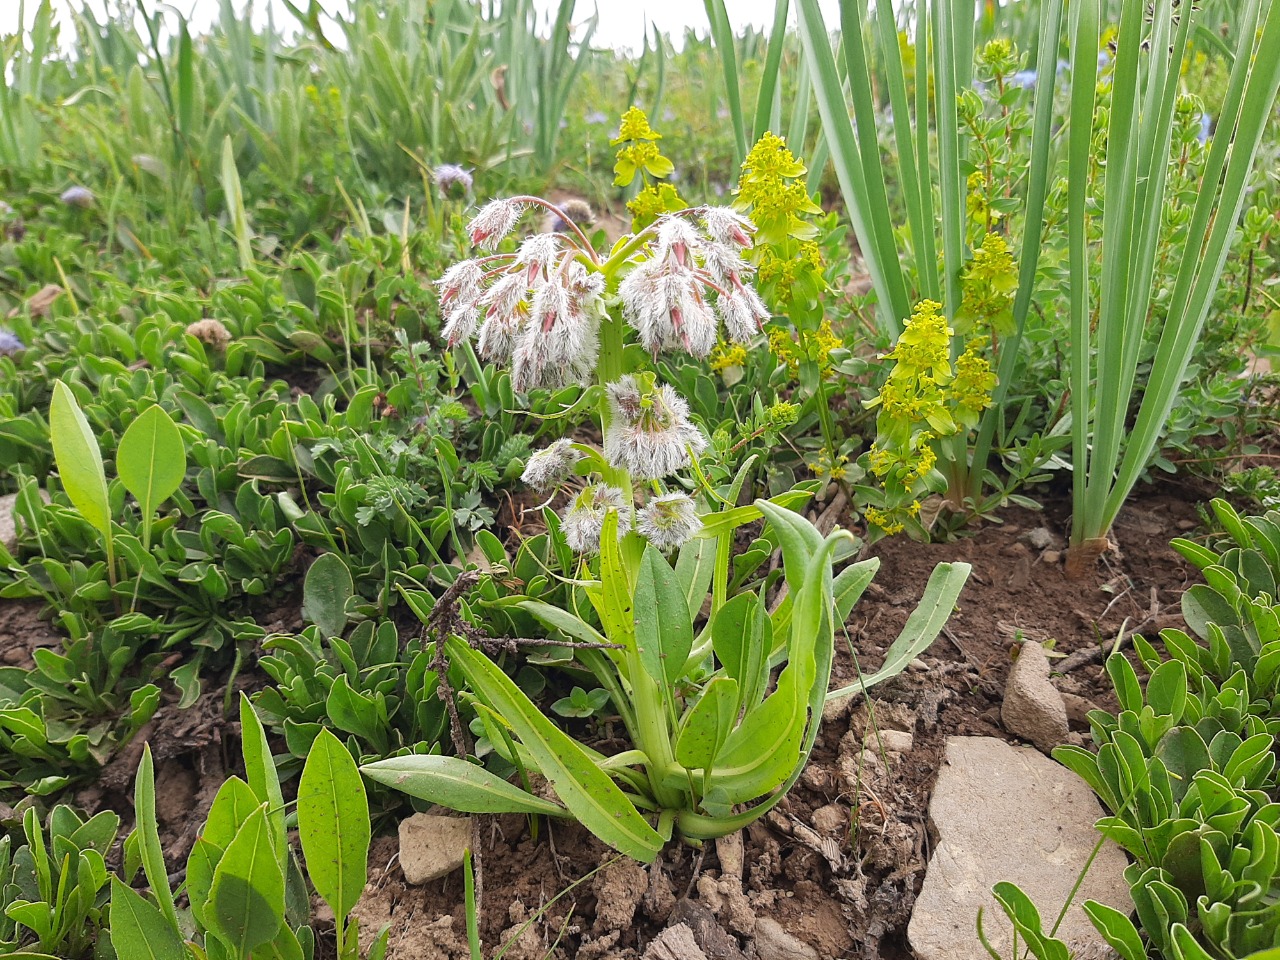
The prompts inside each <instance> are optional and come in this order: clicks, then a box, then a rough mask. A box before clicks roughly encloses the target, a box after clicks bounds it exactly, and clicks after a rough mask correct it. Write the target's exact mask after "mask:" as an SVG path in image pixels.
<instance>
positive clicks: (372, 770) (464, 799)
mask: <svg viewBox="0 0 1280 960" xmlns="http://www.w3.org/2000/svg"><path fill="white" fill-rule="evenodd" d="M360 772H361V773H363V774H364V775H365V776H366V777H368V778H369V779H370V780H376V781H377V782H378V783H382V784H385V785H387V786H388V787H394V788H395V789H397V790H399V791H401V792H402V793H407V794H408V795H409V796H411V797H417V798H418V799H419V800H426V801H427V802H428V803H438V804H440V805H441V806H445V807H448V808H449V809H450V810H459V811H461V812H462V813H530V814H536V813H541V814H545V815H546V816H549V817H564V816H568V811H566V810H565V809H564V807H562V806H560V805H559V804H558V803H552V802H551V801H550V800H544V799H542V798H541V797H535V796H534V795H533V794H531V793H528V792H526V791H524V790H521V789H520V788H519V787H517V786H514V785H513V784H510V783H508V782H507V781H506V780H503V779H502V778H501V777H498V776H495V775H494V774H492V773H490V772H489V771H488V770H486V769H485V768H484V767H482V766H480V765H479V764H475V763H468V762H467V761H466V760H460V759H459V758H457V757H444V756H434V755H433V756H428V755H423V754H417V755H414V756H407V757H390V758H388V759H386V760H378V761H377V762H375V763H366V764H364V765H363V766H362V767H361V768H360Z"/></svg>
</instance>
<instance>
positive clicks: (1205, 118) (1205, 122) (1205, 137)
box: [1196, 112, 1213, 143]
mask: <svg viewBox="0 0 1280 960" xmlns="http://www.w3.org/2000/svg"><path fill="white" fill-rule="evenodd" d="M1212 132H1213V117H1211V116H1209V114H1207V113H1204V112H1201V114H1200V132H1199V133H1198V134H1196V139H1197V140H1199V141H1200V142H1201V143H1208V142H1209V134H1211V133H1212Z"/></svg>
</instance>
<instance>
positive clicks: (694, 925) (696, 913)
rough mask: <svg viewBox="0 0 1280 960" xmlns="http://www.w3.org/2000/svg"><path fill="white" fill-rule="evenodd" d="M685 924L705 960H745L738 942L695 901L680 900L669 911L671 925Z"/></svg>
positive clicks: (709, 912) (711, 914)
mask: <svg viewBox="0 0 1280 960" xmlns="http://www.w3.org/2000/svg"><path fill="white" fill-rule="evenodd" d="M678 923H683V924H686V925H687V926H688V927H689V929H690V930H692V931H693V941H694V943H696V944H697V945H698V948H699V949H700V950H701V951H702V952H703V953H705V954H706V955H707V960H746V955H745V954H743V952H742V950H741V948H739V946H738V940H737V938H736V937H734V936H733V935H732V934H730V933H729V931H727V930H725V928H724V927H722V926H720V921H719V920H717V919H716V917H715V914H714V913H712V912H711V911H710V910H708V909H707V908H706V907H704V906H703V905H702V904H701V903H699V902H698V901H697V900H681V901H680V902H679V903H677V904H676V907H675V909H674V910H672V911H671V925H672V926H675V925H676V924H678Z"/></svg>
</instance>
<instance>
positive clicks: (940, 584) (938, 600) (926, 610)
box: [827, 562, 973, 700]
mask: <svg viewBox="0 0 1280 960" xmlns="http://www.w3.org/2000/svg"><path fill="white" fill-rule="evenodd" d="M971 569H973V568H972V567H971V566H970V565H969V564H967V563H958V562H957V563H940V564H938V565H937V566H936V567H934V570H933V573H932V574H930V576H929V582H928V583H927V584H926V585H925V588H924V596H923V597H921V598H920V603H919V605H918V606H917V607H916V608H915V610H913V611H912V613H911V616H910V617H908V618H907V623H906V626H904V627H903V628H902V632H901V633H900V634H898V638H897V639H896V640H894V641H893V643H891V644H890V645H889V649H888V651H887V652H886V653H885V657H884V664H883V665H882V666H881V667H880V669H879V670H877V671H876V672H875V673H872V674H869V675H868V676H865V677H863V678H861V679H860V680H858V681H856V682H855V683H851V684H849V685H848V686H847V687H841V688H840V689H838V690H832V691H831V692H830V693H828V694H827V699H828V700H835V699H838V698H839V697H847V696H849V695H850V694H855V693H860V692H862V691H863V690H866V689H868V688H870V687H873V686H875V685H876V684H877V683H882V682H883V681H885V680H888V679H889V678H890V677H896V676H897V675H898V674H899V673H901V672H902V671H903V670H905V669H906V668H907V664H909V663H910V662H911V661H912V660H914V659H915V658H916V657H918V656H920V654H922V653H923V652H924V651H925V650H927V649H929V644H931V643H933V641H934V640H936V639H937V638H938V634H939V633H941V632H942V628H943V627H945V626H946V625H947V620H948V618H949V617H950V616H951V611H952V610H954V609H955V606H956V601H957V600H958V599H959V598H960V591H961V590H963V589H964V585H965V582H966V581H967V580H968V579H969V571H970V570H971Z"/></svg>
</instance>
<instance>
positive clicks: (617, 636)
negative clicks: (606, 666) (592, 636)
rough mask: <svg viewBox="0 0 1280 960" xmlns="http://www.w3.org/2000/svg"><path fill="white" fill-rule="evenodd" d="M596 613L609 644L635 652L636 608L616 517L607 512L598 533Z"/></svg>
mask: <svg viewBox="0 0 1280 960" xmlns="http://www.w3.org/2000/svg"><path fill="white" fill-rule="evenodd" d="M597 602H598V604H599V606H598V609H597V610H596V612H597V613H598V614H599V615H600V623H601V625H602V626H603V627H604V632H605V635H606V636H607V637H608V638H609V640H610V642H612V643H617V644H621V645H622V646H623V647H624V648H625V649H626V650H627V651H628V652H630V651H633V650H635V645H636V624H635V605H634V599H633V595H632V590H631V583H630V579H629V578H628V577H627V571H626V567H625V566H623V563H622V551H621V549H620V548H619V546H618V515H617V513H615V512H613V511H610V512H609V515H608V516H607V517H605V520H604V529H603V530H601V532H600V593H599V600H598V601H597Z"/></svg>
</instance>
